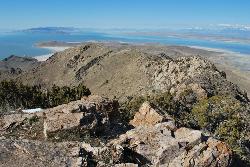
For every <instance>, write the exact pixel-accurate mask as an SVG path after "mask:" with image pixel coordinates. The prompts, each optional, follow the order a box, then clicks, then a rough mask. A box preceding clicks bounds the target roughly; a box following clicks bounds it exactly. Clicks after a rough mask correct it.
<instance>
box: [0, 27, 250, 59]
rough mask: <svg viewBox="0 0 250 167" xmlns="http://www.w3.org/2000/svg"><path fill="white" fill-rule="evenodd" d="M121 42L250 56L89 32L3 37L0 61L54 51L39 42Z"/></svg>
mask: <svg viewBox="0 0 250 167" xmlns="http://www.w3.org/2000/svg"><path fill="white" fill-rule="evenodd" d="M91 40H93V41H117V42H128V43H161V44H167V45H185V46H186V45H188V46H199V47H209V48H215V49H224V50H228V51H232V52H237V53H241V54H249V55H250V44H242V43H233V42H221V41H208V40H198V39H185V38H176V37H153V36H131V35H118V34H116V35H114V34H113V35H112V34H104V33H94V32H85V33H82V34H45V33H40V34H39V33H8V34H0V59H3V58H6V57H8V56H10V55H18V56H39V55H44V54H48V53H51V51H49V50H46V49H42V48H37V47H35V46H34V44H35V43H38V42H45V41H62V42H85V41H91Z"/></svg>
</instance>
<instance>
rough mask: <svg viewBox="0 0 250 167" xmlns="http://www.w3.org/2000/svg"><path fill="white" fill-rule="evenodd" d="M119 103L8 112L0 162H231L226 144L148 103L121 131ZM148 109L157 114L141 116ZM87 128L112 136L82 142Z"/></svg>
mask: <svg viewBox="0 0 250 167" xmlns="http://www.w3.org/2000/svg"><path fill="white" fill-rule="evenodd" d="M117 107H118V105H117V101H112V100H108V99H106V98H102V97H99V96H90V97H88V98H83V99H81V100H79V101H75V102H71V103H69V104H67V105H61V106H58V107H55V108H52V109H47V110H44V111H42V112H39V113H30V114H27V113H16V114H11V115H4V116H3V117H2V118H1V119H0V121H1V135H2V137H1V146H0V147H1V159H0V160H1V164H2V166H30V165H32V166H131V167H133V166H188V167H189V166H221V167H226V166H229V165H230V163H231V160H232V151H231V150H230V148H229V147H228V145H227V144H226V143H223V142H221V141H219V140H216V139H214V138H212V137H208V136H205V135H204V134H203V133H202V132H201V131H198V130H192V129H188V128H184V127H182V128H177V127H176V126H175V123H174V120H173V119H172V118H170V117H169V116H168V119H163V118H166V117H167V116H166V115H161V114H160V113H157V111H156V110H157V109H154V108H152V107H151V106H149V104H148V102H145V103H144V104H143V105H142V106H141V108H140V111H138V113H136V116H135V118H134V119H133V120H132V121H131V122H132V124H133V125H135V124H136V125H135V126H136V127H135V128H132V129H131V130H128V131H127V132H126V133H124V134H120V132H119V131H115V130H114V129H116V127H115V126H118V125H117V124H121V122H119V119H120V118H119V114H118V113H116V112H118V111H117ZM147 112H149V113H147ZM145 114H146V115H148V114H149V115H154V117H148V118H145V119H141V118H142V117H145ZM70 131H71V132H70ZM110 131H112V133H113V134H110ZM85 132H86V133H87V132H90V133H91V134H95V135H94V136H97V135H98V136H99V138H103V137H104V136H105V137H106V139H107V137H108V136H112V137H110V138H109V139H108V140H104V139H103V140H100V139H96V138H95V137H93V138H92V139H88V140H89V141H90V143H87V141H88V140H87V136H85V138H86V140H84V141H82V142H80V141H79V140H78V141H77V140H74V139H73V138H76V137H77V136H78V134H77V133H80V135H83V134H84V133H85ZM70 135H72V136H70ZM69 140H72V141H69ZM94 140H98V141H94ZM55 141H62V142H56V143H55Z"/></svg>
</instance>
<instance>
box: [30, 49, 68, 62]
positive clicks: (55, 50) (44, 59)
mask: <svg viewBox="0 0 250 167" xmlns="http://www.w3.org/2000/svg"><path fill="white" fill-rule="evenodd" d="M39 48H43V49H47V50H49V51H50V52H51V53H50V54H46V55H41V56H35V57H34V58H35V59H37V60H38V61H46V60H47V59H48V58H49V57H51V56H52V55H53V54H54V53H56V52H62V51H64V50H66V49H68V48H70V47H65V46H50V47H39Z"/></svg>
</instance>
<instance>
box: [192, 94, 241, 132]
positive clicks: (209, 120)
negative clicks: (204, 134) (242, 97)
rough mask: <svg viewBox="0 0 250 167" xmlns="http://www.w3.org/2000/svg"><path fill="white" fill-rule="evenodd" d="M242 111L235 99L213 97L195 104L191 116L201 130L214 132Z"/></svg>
mask: <svg viewBox="0 0 250 167" xmlns="http://www.w3.org/2000/svg"><path fill="white" fill-rule="evenodd" d="M243 109H244V108H243V107H242V105H241V103H240V102H239V101H238V100H236V99H233V98H231V97H229V96H213V97H211V98H209V99H204V100H201V101H200V102H199V103H197V104H196V105H195V106H194V107H193V109H192V114H193V115H194V117H195V119H196V120H197V121H198V124H199V126H200V127H201V128H203V129H205V130H208V131H210V132H214V131H215V129H216V127H218V126H219V124H220V123H221V122H223V121H225V120H228V119H230V118H232V117H233V116H234V115H235V114H237V113H239V112H241V111H242V110H243Z"/></svg>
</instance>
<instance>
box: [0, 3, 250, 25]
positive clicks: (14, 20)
mask: <svg viewBox="0 0 250 167" xmlns="http://www.w3.org/2000/svg"><path fill="white" fill-rule="evenodd" d="M216 24H232V25H235V24H242V25H250V0H0V29H25V28H32V27H47V26H61V27H79V28H165V27H189V26H190V27H191V26H206V25H216Z"/></svg>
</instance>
